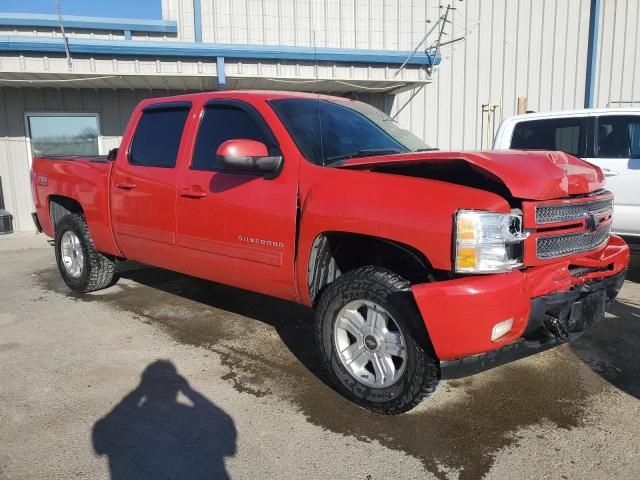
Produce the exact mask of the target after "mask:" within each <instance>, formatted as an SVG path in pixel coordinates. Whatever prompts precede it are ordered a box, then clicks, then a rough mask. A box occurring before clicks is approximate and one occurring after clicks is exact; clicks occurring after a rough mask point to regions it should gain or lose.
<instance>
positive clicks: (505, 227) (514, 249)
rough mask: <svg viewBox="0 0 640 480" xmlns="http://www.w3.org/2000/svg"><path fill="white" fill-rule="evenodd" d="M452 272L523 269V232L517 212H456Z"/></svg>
mask: <svg viewBox="0 0 640 480" xmlns="http://www.w3.org/2000/svg"><path fill="white" fill-rule="evenodd" d="M455 231H456V238H455V249H456V251H455V271H456V272H459V273H496V272H507V271H509V270H512V269H514V268H518V267H521V266H522V243H521V242H522V241H523V240H524V239H525V238H526V237H527V235H526V234H524V233H523V231H522V216H521V215H520V214H519V211H514V212H512V213H492V212H483V211H479V210H458V213H457V214H456V225H455Z"/></svg>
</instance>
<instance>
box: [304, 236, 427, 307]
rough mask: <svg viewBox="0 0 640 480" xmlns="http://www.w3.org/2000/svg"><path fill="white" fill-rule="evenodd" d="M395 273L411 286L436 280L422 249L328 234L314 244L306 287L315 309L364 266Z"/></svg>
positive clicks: (317, 237) (379, 238)
mask: <svg viewBox="0 0 640 480" xmlns="http://www.w3.org/2000/svg"><path fill="white" fill-rule="evenodd" d="M368 265H372V266H377V267H382V268H386V269H388V270H391V271H392V272H395V273H397V274H398V275H400V276H401V277H403V278H405V279H406V280H408V281H409V282H410V283H424V282H429V281H432V280H433V272H434V269H433V267H432V266H431V263H430V262H429V259H428V258H427V257H426V255H424V254H423V253H422V252H421V251H419V250H418V249H416V248H414V247H412V246H411V245H407V244H405V243H402V242H398V241H396V240H391V239H387V238H381V237H376V236H373V235H367V234H361V233H352V232H344V231H325V232H322V233H320V234H318V235H317V236H316V237H315V239H314V240H313V243H312V246H311V251H310V254H309V261H308V264H307V282H306V286H307V289H308V293H309V298H310V300H311V303H312V305H316V303H317V301H318V299H319V297H320V293H321V292H322V290H323V289H324V288H325V287H326V286H327V285H329V284H330V283H332V282H334V281H335V280H336V279H337V278H338V277H340V276H341V275H343V274H344V273H346V272H348V271H351V270H354V269H356V268H359V267H363V266H368Z"/></svg>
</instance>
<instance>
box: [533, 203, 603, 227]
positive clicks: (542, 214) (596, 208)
mask: <svg viewBox="0 0 640 480" xmlns="http://www.w3.org/2000/svg"><path fill="white" fill-rule="evenodd" d="M612 211H613V198H605V199H604V200H594V201H592V202H585V203H567V204H563V205H538V206H537V207H536V223H537V224H539V225H541V224H545V223H556V222H569V221H572V220H580V219H583V218H584V217H585V216H587V215H597V214H602V213H611V212H612Z"/></svg>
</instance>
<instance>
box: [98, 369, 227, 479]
mask: <svg viewBox="0 0 640 480" xmlns="http://www.w3.org/2000/svg"><path fill="white" fill-rule="evenodd" d="M236 437H237V434H236V428H235V426H234V423H233V420H232V419H231V417H230V416H229V415H227V414H226V413H225V412H224V411H223V410H222V409H220V408H218V407H216V406H215V405H214V404H213V403H212V402H210V401H209V400H207V399H206V398H205V397H204V396H202V395H201V394H200V393H198V392H197V391H196V390H194V389H193V388H191V386H190V385H189V384H188V383H187V381H186V379H185V378H184V377H182V376H181V375H179V374H178V372H177V371H176V368H175V366H174V365H173V363H171V362H170V361H167V360H158V361H156V362H153V363H151V364H150V365H149V366H147V368H146V369H145V370H144V372H143V373H142V377H141V379H140V384H139V385H138V386H137V387H136V388H135V389H134V390H133V391H131V392H130V393H128V394H127V395H126V396H125V397H124V398H123V399H122V400H121V401H120V403H118V405H116V406H115V407H114V408H113V410H111V411H110V412H109V413H108V414H107V415H105V416H104V417H103V418H101V419H100V420H98V421H97V422H96V423H95V425H94V426H93V448H94V450H95V452H96V453H97V454H99V455H105V456H106V457H107V458H108V461H109V468H110V472H111V479H112V480H123V479H125V480H128V479H141V478H154V479H156V478H180V479H200V478H208V479H211V478H216V479H218V478H228V474H227V472H226V468H225V464H224V460H225V458H226V457H231V456H233V455H234V454H235V453H236Z"/></svg>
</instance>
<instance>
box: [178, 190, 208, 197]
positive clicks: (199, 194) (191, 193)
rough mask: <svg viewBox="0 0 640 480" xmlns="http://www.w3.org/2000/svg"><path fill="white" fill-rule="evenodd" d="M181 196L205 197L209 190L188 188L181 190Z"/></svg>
mask: <svg viewBox="0 0 640 480" xmlns="http://www.w3.org/2000/svg"><path fill="white" fill-rule="evenodd" d="M180 196H181V197H187V198H203V197H206V196H207V192H205V191H203V190H194V189H186V190H182V191H181V192H180Z"/></svg>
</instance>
